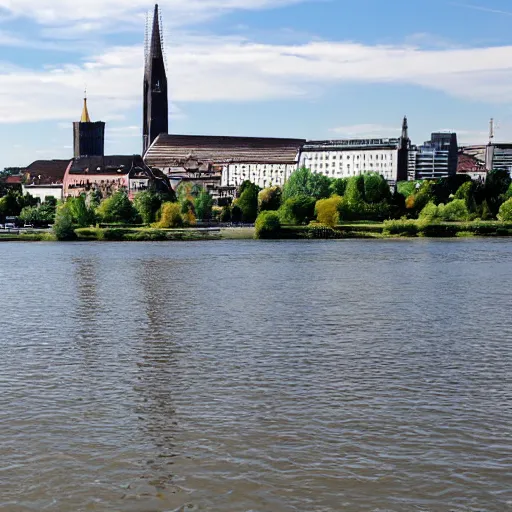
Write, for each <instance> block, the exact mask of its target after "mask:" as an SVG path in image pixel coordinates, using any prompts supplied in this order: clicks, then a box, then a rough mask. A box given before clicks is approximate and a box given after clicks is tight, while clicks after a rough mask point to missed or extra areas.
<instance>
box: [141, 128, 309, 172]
mask: <svg viewBox="0 0 512 512" xmlns="http://www.w3.org/2000/svg"><path fill="white" fill-rule="evenodd" d="M304 142H305V140H302V139H274V138H263V137H217V136H204V135H166V134H161V135H159V136H158V137H157V138H156V139H155V141H154V142H153V144H152V145H151V147H150V148H149V149H148V151H147V152H146V155H145V157H144V160H145V162H146V164H147V165H149V166H151V167H157V168H160V169H163V168H166V167H172V166H175V165H177V164H179V162H182V161H184V160H187V159H188V158H190V157H193V158H194V159H197V160H198V161H200V162H203V163H212V164H227V163H231V162H233V163H263V164H265V163H268V164H271V163H272V164H293V163H295V162H296V161H297V155H298V153H299V150H300V148H301V147H302V145H303V144H304Z"/></svg>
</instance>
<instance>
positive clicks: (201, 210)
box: [194, 189, 213, 220]
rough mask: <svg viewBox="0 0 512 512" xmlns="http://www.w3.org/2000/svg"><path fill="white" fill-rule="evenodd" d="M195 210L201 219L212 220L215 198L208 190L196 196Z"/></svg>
mask: <svg viewBox="0 0 512 512" xmlns="http://www.w3.org/2000/svg"><path fill="white" fill-rule="evenodd" d="M194 206H195V211H196V215H197V218H198V219H199V220H210V219H211V218H212V209H213V199H212V196H211V195H210V194H208V192H206V190H204V189H203V191H202V192H201V193H200V194H199V195H198V196H197V197H196V199H195V201H194Z"/></svg>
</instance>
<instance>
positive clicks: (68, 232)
mask: <svg viewBox="0 0 512 512" xmlns="http://www.w3.org/2000/svg"><path fill="white" fill-rule="evenodd" d="M53 232H54V234H55V236H56V238H57V240H74V239H75V238H76V234H75V230H74V228H73V217H72V215H71V212H70V211H69V206H68V205H67V204H62V205H60V206H59V207H58V208H57V212H56V214H55V223H54V224H53Z"/></svg>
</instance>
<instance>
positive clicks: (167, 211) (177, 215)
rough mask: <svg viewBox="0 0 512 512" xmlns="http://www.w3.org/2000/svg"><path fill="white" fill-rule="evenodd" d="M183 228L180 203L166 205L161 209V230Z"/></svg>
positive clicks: (159, 223)
mask: <svg viewBox="0 0 512 512" xmlns="http://www.w3.org/2000/svg"><path fill="white" fill-rule="evenodd" d="M182 226H183V217H182V214H181V208H180V205H179V203H164V204H163V205H162V209H161V215H160V221H159V222H158V224H157V227H159V228H180V227H182Z"/></svg>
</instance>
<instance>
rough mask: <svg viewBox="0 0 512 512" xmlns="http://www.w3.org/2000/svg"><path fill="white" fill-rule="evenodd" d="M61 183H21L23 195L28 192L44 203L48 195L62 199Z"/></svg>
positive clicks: (58, 199)
mask: <svg viewBox="0 0 512 512" xmlns="http://www.w3.org/2000/svg"><path fill="white" fill-rule="evenodd" d="M62 189H63V187H62V184H55V185H22V192H23V195H25V194H30V195H31V196H32V197H35V198H36V199H39V201H40V202H41V203H44V202H45V201H46V199H47V198H48V197H53V198H55V199H56V200H57V201H60V200H61V199H63V197H64V196H63V193H62Z"/></svg>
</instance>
